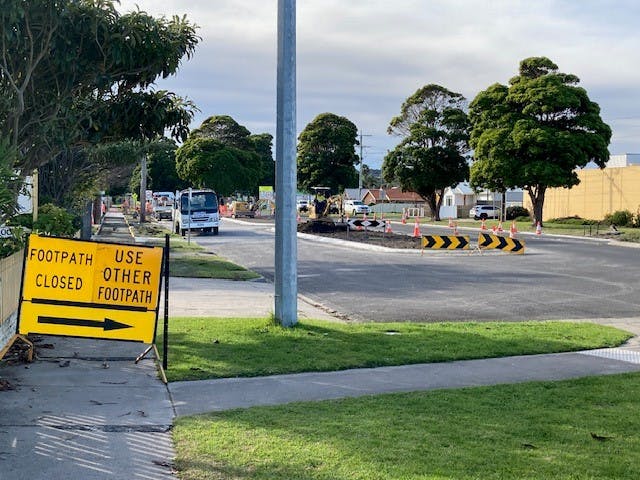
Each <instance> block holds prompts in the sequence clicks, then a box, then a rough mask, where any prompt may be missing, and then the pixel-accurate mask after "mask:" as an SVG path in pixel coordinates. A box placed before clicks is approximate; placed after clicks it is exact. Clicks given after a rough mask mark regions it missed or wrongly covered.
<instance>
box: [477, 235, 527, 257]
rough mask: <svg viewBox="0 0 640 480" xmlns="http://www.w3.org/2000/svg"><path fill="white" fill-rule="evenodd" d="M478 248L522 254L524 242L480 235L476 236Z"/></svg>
mask: <svg viewBox="0 0 640 480" xmlns="http://www.w3.org/2000/svg"><path fill="white" fill-rule="evenodd" d="M478 248H481V249H482V248H495V249H498V250H504V251H506V252H511V253H519V254H523V253H524V242H523V241H522V240H517V239H515V238H507V237H501V236H498V235H491V234H490V233H480V235H479V236H478Z"/></svg>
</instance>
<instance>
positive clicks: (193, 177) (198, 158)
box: [176, 138, 261, 196]
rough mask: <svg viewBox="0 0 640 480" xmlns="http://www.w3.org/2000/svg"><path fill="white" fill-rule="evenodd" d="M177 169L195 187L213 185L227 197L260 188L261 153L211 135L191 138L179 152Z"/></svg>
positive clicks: (212, 186)
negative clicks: (237, 192) (238, 146)
mask: <svg viewBox="0 0 640 480" xmlns="http://www.w3.org/2000/svg"><path fill="white" fill-rule="evenodd" d="M176 170H177V172H178V175H179V176H180V178H182V179H184V180H187V181H189V182H190V183H191V184H193V185H194V186H197V187H210V188H213V189H214V190H215V191H216V192H217V193H219V194H222V195H225V196H227V195H231V194H232V193H234V192H236V191H254V189H255V190H257V184H258V180H259V178H260V173H261V170H260V157H259V155H258V154H257V153H255V152H253V151H249V150H240V149H239V148H236V147H231V146H228V145H225V144H224V143H222V142H220V141H218V140H214V139H211V138H193V139H189V140H187V141H186V142H185V143H184V145H182V146H181V147H180V148H179V149H178V150H177V151H176Z"/></svg>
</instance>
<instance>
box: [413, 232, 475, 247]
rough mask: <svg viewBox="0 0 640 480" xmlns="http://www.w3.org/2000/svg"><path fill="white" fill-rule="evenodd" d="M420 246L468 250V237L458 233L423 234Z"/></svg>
mask: <svg viewBox="0 0 640 480" xmlns="http://www.w3.org/2000/svg"><path fill="white" fill-rule="evenodd" d="M422 248H441V249H446V250H468V249H469V237H463V236H459V235H424V236H423V237H422Z"/></svg>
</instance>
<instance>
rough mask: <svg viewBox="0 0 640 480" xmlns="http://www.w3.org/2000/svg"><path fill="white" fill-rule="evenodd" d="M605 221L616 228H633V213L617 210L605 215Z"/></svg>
mask: <svg viewBox="0 0 640 480" xmlns="http://www.w3.org/2000/svg"><path fill="white" fill-rule="evenodd" d="M604 221H605V223H607V224H609V225H615V226H616V227H633V213H631V212H630V211H629V210H617V211H615V212H613V213H609V214H607V215H605V217H604Z"/></svg>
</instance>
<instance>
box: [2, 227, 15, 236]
mask: <svg viewBox="0 0 640 480" xmlns="http://www.w3.org/2000/svg"><path fill="white" fill-rule="evenodd" d="M11 237H13V230H12V228H11V227H7V226H6V225H0V238H11Z"/></svg>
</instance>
